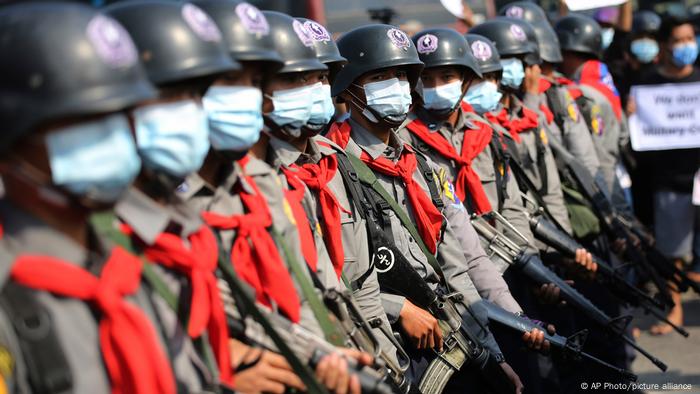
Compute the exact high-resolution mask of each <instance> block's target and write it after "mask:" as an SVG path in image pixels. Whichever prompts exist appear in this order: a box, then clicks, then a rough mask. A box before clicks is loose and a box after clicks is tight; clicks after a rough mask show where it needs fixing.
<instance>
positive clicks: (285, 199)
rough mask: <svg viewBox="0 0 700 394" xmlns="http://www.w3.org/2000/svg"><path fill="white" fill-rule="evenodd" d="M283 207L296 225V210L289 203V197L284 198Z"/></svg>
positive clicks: (288, 217)
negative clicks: (293, 210)
mask: <svg viewBox="0 0 700 394" xmlns="http://www.w3.org/2000/svg"><path fill="white" fill-rule="evenodd" d="M282 208H283V209H284V214H285V215H287V219H289V221H290V222H291V223H292V224H293V225H295V226H296V225H297V221H296V219H294V212H292V206H291V205H289V201H287V197H285V198H283V199H282Z"/></svg>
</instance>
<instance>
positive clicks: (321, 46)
mask: <svg viewBox="0 0 700 394" xmlns="http://www.w3.org/2000/svg"><path fill="white" fill-rule="evenodd" d="M298 20H299V22H301V23H302V27H303V28H304V29H305V30H306V31H307V33H308V34H309V36H310V37H311V38H312V40H313V47H314V49H315V51H316V57H317V59H318V60H319V61H320V62H322V63H323V64H325V65H326V66H327V67H328V70H327V71H316V72H313V73H310V74H309V77H308V78H309V80H310V81H311V82H314V85H313V86H314V91H313V93H312V96H313V104H312V108H311V116H310V117H309V121H308V122H307V123H306V124H305V125H303V126H302V129H301V133H300V136H299V137H298V138H294V137H292V136H289V135H287V134H284V133H280V134H276V135H273V136H272V137H271V138H270V148H272V149H273V150H274V152H275V154H274V159H273V160H274V161H273V163H272V164H273V166H274V167H275V168H284V169H285V170H284V171H288V173H289V174H290V176H295V177H297V178H298V179H299V180H301V181H302V182H304V184H305V185H306V186H307V187H308V188H309V189H310V191H311V192H312V194H313V196H314V202H315V205H316V211H315V212H313V213H312V214H313V216H315V217H318V218H319V220H320V222H321V229H322V232H323V240H324V243H325V245H326V249H327V250H328V254H329V256H330V258H331V262H332V263H333V267H334V269H335V273H336V275H337V276H338V279H342V282H343V283H344V284H345V285H346V286H347V287H348V288H350V289H352V290H353V295H354V298H355V300H356V301H357V303H358V306H359V307H360V309H361V311H362V312H364V314H365V318H366V320H368V321H372V320H375V321H378V322H381V323H382V325H383V327H377V328H376V329H375V330H374V331H375V335H376V337H377V338H378V339H379V340H380V341H381V343H380V344H381V347H382V349H381V350H382V351H383V352H384V353H385V356H386V357H388V358H389V359H390V363H393V364H394V365H398V359H397V357H396V346H395V345H394V344H393V343H392V342H393V339H394V338H393V336H392V337H391V338H388V337H387V335H386V333H390V332H391V327H390V326H389V322H388V319H387V317H386V312H384V307H383V306H382V304H381V299H380V297H379V283H378V281H377V275H376V272H374V270H373V268H372V267H371V262H370V257H371V254H370V251H369V244H370V240H369V239H368V238H367V237H368V233H367V224H366V223H365V222H364V221H365V219H364V217H363V215H361V214H360V213H359V212H358V211H359V210H360V209H362V207H361V206H359V205H356V204H354V201H353V203H351V200H350V197H349V196H348V192H347V190H349V189H350V187H351V186H346V185H345V182H346V181H347V180H348V178H347V175H346V174H343V173H342V172H343V171H342V169H343V168H344V167H345V168H347V167H348V166H349V162H348V161H347V160H348V159H347V158H346V157H344V156H345V152H344V151H343V150H342V149H341V148H340V147H338V146H337V145H335V144H334V143H333V142H331V141H330V140H328V139H326V138H324V137H322V136H320V135H319V133H321V132H322V131H324V130H326V129H327V128H328V126H329V125H330V123H331V120H332V118H333V114H334V112H335V106H334V103H333V98H332V97H331V82H332V79H331V78H334V77H335V75H337V73H338V71H339V70H340V69H341V68H342V66H343V65H344V64H345V63H346V60H345V58H344V57H342V56H341V55H340V53H339V52H338V47H337V45H336V44H335V42H334V41H333V40H332V38H331V36H330V33H329V32H328V31H327V30H326V28H325V27H323V26H322V25H321V24H319V23H317V22H315V21H313V20H308V19H298ZM339 161H342V162H343V163H344V164H342V163H339ZM344 175H346V176H345V177H344ZM358 203H359V202H358ZM341 275H342V278H341ZM366 350H367V351H370V352H372V351H373V349H366Z"/></svg>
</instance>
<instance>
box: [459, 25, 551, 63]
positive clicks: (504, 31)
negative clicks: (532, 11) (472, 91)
mask: <svg viewBox="0 0 700 394" xmlns="http://www.w3.org/2000/svg"><path fill="white" fill-rule="evenodd" d="M469 33H471V34H479V35H482V36H484V37H486V38H488V39H490V40H491V41H492V42H493V44H494V45H495V46H496V49H498V53H499V55H501V57H507V56H524V60H525V62H526V63H528V64H537V63H539V60H540V59H539V50H538V47H537V37H536V36H535V31H534V30H533V29H532V26H530V24H529V23H527V22H525V21H523V20H521V19H513V18H504V17H499V18H496V19H492V20H489V21H486V22H484V23H482V24H480V25H477V26H475V27H473V28H472V29H471V30H469Z"/></svg>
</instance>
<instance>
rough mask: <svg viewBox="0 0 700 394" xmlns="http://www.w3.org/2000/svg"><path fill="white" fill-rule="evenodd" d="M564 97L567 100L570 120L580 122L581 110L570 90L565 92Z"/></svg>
mask: <svg viewBox="0 0 700 394" xmlns="http://www.w3.org/2000/svg"><path fill="white" fill-rule="evenodd" d="M564 97H565V98H566V112H567V113H568V114H569V118H571V120H572V121H574V122H578V119H579V110H578V105H576V101H575V100H574V98H573V96H571V93H569V91H568V90H566V91H564Z"/></svg>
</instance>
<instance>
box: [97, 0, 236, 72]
mask: <svg viewBox="0 0 700 394" xmlns="http://www.w3.org/2000/svg"><path fill="white" fill-rule="evenodd" d="M104 11H105V13H107V14H108V15H110V16H112V17H113V18H114V19H116V20H118V21H119V22H120V23H121V24H122V25H124V27H126V30H127V31H128V32H129V34H130V35H131V37H132V38H133V39H134V42H135V43H136V47H137V48H138V51H139V54H140V56H141V61H142V63H143V65H144V66H145V68H146V72H147V73H148V77H149V78H150V79H151V81H153V83H155V84H156V85H163V84H169V83H174V82H182V81H186V80H189V79H195V78H201V77H208V76H214V75H217V74H221V73H225V72H228V71H234V70H238V69H240V64H238V63H236V62H234V61H233V60H232V59H231V57H230V56H229V55H228V53H227V52H226V48H225V47H224V42H223V39H222V35H221V31H220V30H219V28H218V27H217V26H216V23H214V21H213V20H212V19H211V17H210V16H209V15H207V14H206V13H205V12H204V11H202V9H201V8H199V7H197V6H196V5H194V4H192V3H180V2H173V1H167V0H136V1H127V2H121V3H116V4H113V5H111V6H109V7H107V8H105V9H104Z"/></svg>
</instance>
